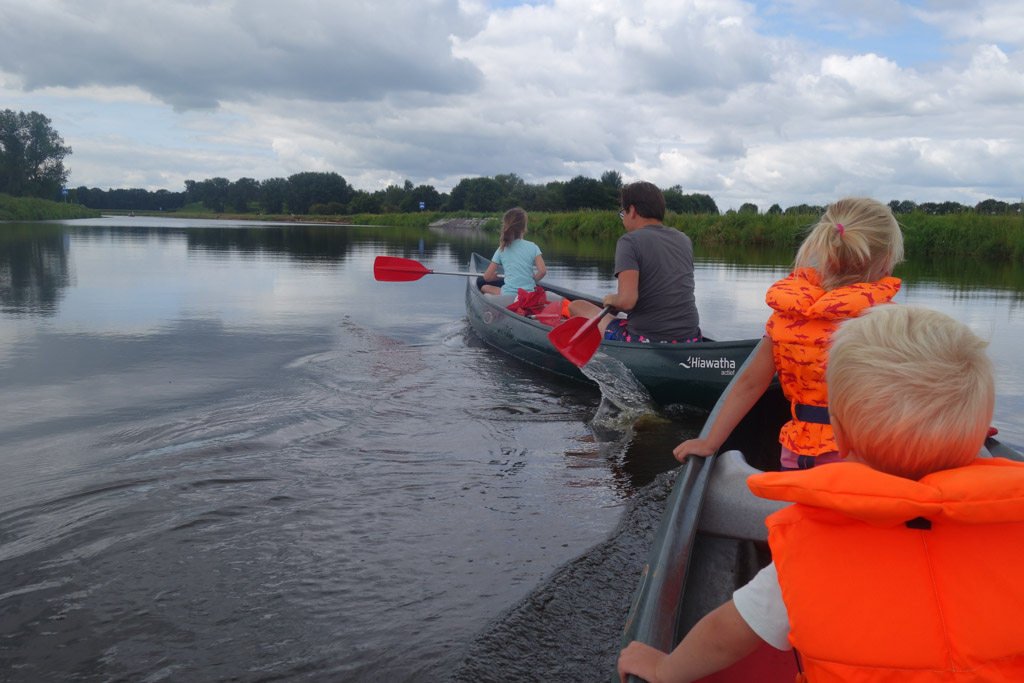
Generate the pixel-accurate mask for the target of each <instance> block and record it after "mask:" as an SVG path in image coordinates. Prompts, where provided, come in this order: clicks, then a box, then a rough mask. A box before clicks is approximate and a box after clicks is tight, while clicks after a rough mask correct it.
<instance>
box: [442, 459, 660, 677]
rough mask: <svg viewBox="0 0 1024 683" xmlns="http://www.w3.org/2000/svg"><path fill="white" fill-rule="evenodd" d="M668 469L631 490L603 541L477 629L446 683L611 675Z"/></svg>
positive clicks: (657, 512)
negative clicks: (619, 515) (618, 516)
mask: <svg viewBox="0 0 1024 683" xmlns="http://www.w3.org/2000/svg"><path fill="white" fill-rule="evenodd" d="M676 474H677V470H673V471H671V472H665V473H663V474H660V475H658V477H656V478H655V480H654V481H653V482H652V483H651V484H650V485H648V486H646V487H644V488H643V489H641V490H640V491H638V492H637V494H636V496H634V497H633V498H632V499H631V500H630V501H629V503H627V505H626V508H625V510H624V512H623V516H622V519H621V520H620V522H619V524H618V526H617V527H616V529H615V531H613V532H612V534H611V536H610V537H609V538H608V540H606V541H604V542H603V543H599V544H598V545H596V546H594V547H593V548H591V549H590V550H589V551H588V552H586V553H584V554H583V555H581V556H580V557H577V558H576V559H574V560H572V561H570V562H568V563H566V564H565V565H563V566H562V567H560V568H559V569H557V570H556V571H555V572H554V573H553V574H552V575H551V576H550V577H549V578H548V579H547V580H546V581H545V582H544V583H543V584H541V585H540V586H538V587H537V588H536V589H534V591H533V592H531V593H530V594H529V595H527V596H526V597H525V598H523V599H522V600H521V601H520V602H518V603H517V604H516V605H514V606H513V607H511V608H510V609H509V610H508V611H507V612H506V613H505V614H503V615H501V616H500V617H499V618H498V619H496V620H495V621H494V622H493V623H492V624H491V625H490V626H489V627H488V628H487V629H485V630H484V632H483V633H481V634H480V635H479V636H478V637H477V639H476V640H475V641H474V642H473V643H472V644H471V645H470V647H469V649H468V652H467V653H466V656H465V657H464V659H463V660H462V661H461V662H459V664H458V665H457V666H456V667H455V669H454V670H453V672H452V674H451V676H450V677H449V679H448V681H449V683H468V682H469V681H485V680H486V681H525V680H540V679H546V680H553V681H581V682H582V681H588V682H589V681H601V680H608V679H609V678H611V677H612V675H613V672H614V671H615V662H616V660H617V658H618V654H619V648H620V647H621V645H620V643H619V641H620V639H621V637H622V625H623V623H625V620H626V615H627V613H628V611H629V607H630V600H631V597H632V595H633V592H634V589H635V583H636V579H637V577H639V576H640V573H641V571H642V570H643V567H644V564H645V562H646V558H647V551H648V549H649V548H650V544H651V541H652V540H653V538H654V534H655V532H656V530H657V527H658V520H660V519H661V516H662V514H663V513H664V510H665V501H666V500H667V498H668V495H669V493H670V492H671V490H672V485H673V484H674V482H675V476H676Z"/></svg>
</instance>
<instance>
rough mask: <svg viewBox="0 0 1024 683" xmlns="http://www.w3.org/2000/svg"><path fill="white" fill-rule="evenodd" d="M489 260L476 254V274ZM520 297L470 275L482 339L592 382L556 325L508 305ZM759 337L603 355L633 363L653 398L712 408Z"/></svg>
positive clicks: (558, 292) (562, 294) (561, 294)
mask: <svg viewBox="0 0 1024 683" xmlns="http://www.w3.org/2000/svg"><path fill="white" fill-rule="evenodd" d="M488 265H490V260H489V259H487V258H485V257H483V256H481V255H479V254H473V255H472V257H471V259H470V263H469V270H470V272H471V273H472V272H476V273H482V272H484V271H485V270H486V269H487V266H488ZM541 286H542V287H543V288H544V289H545V290H546V291H547V292H548V300H549V301H556V300H560V299H562V298H569V299H585V300H587V301H592V302H594V303H598V304H599V301H598V300H595V298H594V297H593V296H588V295H586V294H581V293H579V292H576V291H573V290H571V289H568V288H565V287H559V286H557V285H552V284H549V283H547V282H542V283H541ZM514 299H515V297H514V296H512V295H502V296H495V295H492V294H483V293H482V292H480V290H479V289H478V288H477V287H476V283H475V279H472V278H471V279H468V280H467V282H466V314H467V316H468V317H469V323H470V325H471V326H472V327H473V329H474V330H475V331H476V333H477V334H478V335H479V336H480V338H481V339H483V340H484V341H485V342H487V343H488V344H490V345H491V346H493V347H495V348H496V349H499V350H501V351H504V352H505V353H507V354H509V355H510V356H513V357H515V358H518V359H519V360H521V361H524V362H527V363H531V364H533V365H536V366H538V367H541V368H544V369H545V370H548V371H551V372H554V373H557V374H559V375H564V376H565V377H570V378H572V379H577V380H583V381H587V382H589V381H591V380H590V379H588V378H587V377H586V376H585V375H584V374H583V373H582V372H581V371H580V369H579V368H577V367H576V366H575V365H573V364H572V363H570V362H569V361H568V360H566V359H565V358H564V357H562V354H560V353H559V352H558V350H557V349H556V348H555V347H554V346H553V345H552V344H551V342H550V341H549V340H548V337H547V335H548V332H550V331H551V329H552V328H551V327H550V326H548V325H545V324H544V323H542V322H539V321H537V320H534V319H532V318H527V317H523V316H521V315H517V314H515V313H512V312H511V311H509V310H508V309H507V306H508V305H509V304H510V303H512V301H513V300H514ZM705 339H707V337H705ZM758 341H759V339H742V340H738V341H712V340H707V341H705V342H702V343H698V344H656V343H653V344H636V343H633V344H631V343H627V342H615V341H603V342H601V346H600V347H599V348H598V354H602V353H603V354H605V355H606V356H608V357H610V358H612V359H614V360H617V361H619V362H621V363H622V364H623V365H625V366H626V367H627V368H629V370H630V371H631V372H632V373H633V375H634V376H635V377H636V379H637V380H638V381H639V382H640V383H641V384H642V385H643V386H644V387H646V389H647V391H648V392H649V393H650V395H651V398H652V399H654V400H655V401H656V402H658V403H659V404H661V405H668V404H672V403H682V404H687V405H691V406H696V407H698V408H703V409H705V410H709V409H711V407H712V406H714V405H715V401H717V400H718V397H719V396H720V395H721V393H722V392H723V391H724V390H725V387H726V386H728V384H729V382H730V381H731V380H732V378H733V377H734V376H735V374H736V372H737V370H738V369H739V367H740V366H741V365H742V364H743V362H744V361H745V360H746V359H747V356H749V355H750V352H751V351H752V350H753V349H754V347H755V346H756V345H757V343H758ZM595 355H596V354H595ZM593 362H595V361H593V360H592V361H591V363H593Z"/></svg>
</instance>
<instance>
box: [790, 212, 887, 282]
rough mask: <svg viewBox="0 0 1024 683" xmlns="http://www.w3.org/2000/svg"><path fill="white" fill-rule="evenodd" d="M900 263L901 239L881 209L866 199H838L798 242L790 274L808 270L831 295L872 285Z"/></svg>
mask: <svg viewBox="0 0 1024 683" xmlns="http://www.w3.org/2000/svg"><path fill="white" fill-rule="evenodd" d="M902 260H903V233H902V232H900V226H899V223H897V222H896V219H895V218H893V215H892V211H890V210H889V207H888V206H886V205H885V204H882V203H881V202H879V201H876V200H874V199H869V198H867V197H849V198H847V199H840V200H839V201H837V202H836V203H834V204H832V205H831V206H829V207H828V210H827V211H825V214H824V215H823V216H822V217H821V219H820V220H819V221H818V223H817V225H815V226H814V227H813V228H812V229H811V232H810V234H809V235H808V236H807V238H806V239H804V241H803V244H801V245H800V249H799V251H797V254H796V262H795V264H794V267H795V268H814V269H815V270H817V271H818V272H819V273H820V274H821V281H822V287H823V288H824V289H825V290H827V291H831V290H833V289H836V288H838V287H844V286H846V285H852V284H854V283H857V282H877V281H878V280H881V279H882V278H883V277H885V276H887V275H891V274H892V269H893V267H894V266H895V265H896V264H897V263H899V262H900V261H902Z"/></svg>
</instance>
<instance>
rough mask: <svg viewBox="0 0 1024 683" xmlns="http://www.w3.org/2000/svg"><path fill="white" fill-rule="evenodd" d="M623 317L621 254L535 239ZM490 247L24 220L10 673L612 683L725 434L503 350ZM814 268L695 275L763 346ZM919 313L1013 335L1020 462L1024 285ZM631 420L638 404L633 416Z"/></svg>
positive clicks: (945, 276) (958, 266)
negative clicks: (604, 682)
mask: <svg viewBox="0 0 1024 683" xmlns="http://www.w3.org/2000/svg"><path fill="white" fill-rule="evenodd" d="M536 241H537V242H538V243H539V244H540V245H541V247H542V249H544V252H545V259H546V261H547V263H548V267H549V271H548V280H549V281H551V282H559V283H563V284H567V285H569V286H572V287H574V288H576V289H580V290H584V291H592V292H595V293H604V292H608V291H611V290H612V288H613V284H612V282H613V278H612V274H611V273H612V252H613V245H599V246H598V245H592V244H588V243H575V242H572V241H568V240H556V239H553V238H549V239H544V238H543V237H538V238H536ZM494 242H495V238H494V236H493V235H477V234H472V233H470V234H447V233H442V232H435V231H431V230H410V229H398V228H371V227H342V226H309V225H268V224H264V223H244V222H227V221H191V220H180V219H178V220H176V219H158V218H125V217H110V218H102V219H90V220H83V221H68V222H55V223H37V224H17V223H7V224H2V223H0V444H2V445H0V465H2V466H3V473H4V476H3V477H2V479H0V672H3V673H2V674H0V678H3V680H14V681H65V680H81V681H110V680H132V681H165V680H166V681H179V680H190V681H215V680H236V681H262V680H325V681H339V680H359V681H363V680H365V681H378V680H379V681H434V680H445V679H446V678H449V677H450V678H451V679H453V680H467V681H468V680H499V681H500V680H525V679H528V678H533V677H537V678H540V677H543V676H548V677H551V679H552V680H581V681H586V680H599V679H607V678H608V675H609V674H610V669H609V666H610V665H611V664H612V663H613V662H614V653H615V651H616V647H617V631H618V629H619V628H620V627H621V624H622V619H623V616H624V614H625V610H626V606H627V604H628V600H629V598H630V597H631V594H632V591H633V588H634V586H635V583H636V578H637V572H638V567H639V566H641V565H642V562H643V559H644V555H645V553H646V546H647V543H648V541H649V538H650V535H651V532H652V531H653V528H654V526H655V525H656V523H657V519H658V516H659V514H660V504H661V503H662V502H663V501H664V497H665V494H666V492H667V490H668V486H669V485H670V483H671V481H670V480H671V472H672V471H673V470H674V465H675V461H674V460H673V459H672V457H671V454H670V449H671V447H672V446H674V445H675V444H676V443H678V441H679V440H680V439H681V438H684V437H686V436H689V435H692V434H694V433H696V431H697V430H699V428H700V425H701V422H702V417H703V416H702V415H701V414H700V413H697V412H695V411H692V410H686V409H672V410H668V411H658V412H657V413H656V414H654V413H652V412H651V411H650V409H649V408H646V407H644V406H639V408H638V409H637V410H636V411H632V412H631V411H630V410H629V408H630V407H628V406H626V407H625V408H626V410H624V412H622V413H620V414H616V411H611V412H609V411H607V410H605V408H606V407H607V406H606V405H605V404H603V403H602V397H601V392H600V391H599V390H598V389H597V388H596V387H591V386H587V385H582V384H576V383H573V382H570V381H567V380H559V379H555V378H551V377H548V376H546V375H543V374H541V373H540V372H539V371H537V370H535V369H533V368H531V367H526V366H523V365H520V364H518V363H516V362H514V361H511V360H509V359H507V358H506V357H504V356H502V355H500V354H499V353H497V352H495V351H493V350H491V349H489V348H487V347H486V346H484V345H483V344H482V343H481V342H480V341H479V340H478V339H477V338H476V337H475V335H474V334H473V333H472V331H471V330H470V329H469V328H468V324H467V322H466V319H465V310H464V300H463V292H464V287H465V279H464V278H461V277H455V276H443V275H431V276H427V277H425V278H423V279H422V280H419V281H417V282H412V283H383V282H376V281H374V279H373V276H372V261H373V258H374V257H375V256H376V255H378V254H388V255H393V256H404V257H410V258H415V259H417V260H420V261H422V262H423V263H425V264H427V265H428V266H429V267H431V268H434V269H437V270H459V269H465V264H466V263H467V262H468V258H469V254H470V253H471V252H473V251H479V252H481V253H484V254H490V252H491V251H492V250H493V248H494ZM789 258H791V254H788V253H779V252H772V253H767V252H764V251H759V252H753V251H749V250H735V251H728V252H727V251H721V252H706V253H701V254H698V264H697V268H698V270H697V277H696V280H697V288H698V290H697V302H698V305H699V307H700V310H701V316H702V326H703V327H704V329H705V332H706V333H708V334H710V335H712V336H715V337H717V338H721V339H725V338H750V337H756V336H759V335H760V334H761V330H762V328H763V323H764V320H765V319H766V318H767V309H766V307H765V306H764V303H763V301H764V298H763V297H764V291H765V289H766V288H767V286H768V285H769V284H770V283H771V282H773V281H774V280H775V279H778V278H779V277H781V276H782V275H784V274H785V272H786V265H787V261H788V260H789ZM900 268H901V270H898V271H897V273H896V274H897V275H899V276H903V277H904V278H905V279H906V284H905V286H904V290H903V292H902V293H901V295H900V297H899V299H898V300H901V301H903V302H905V303H913V304H920V305H927V306H931V307H934V308H938V309H940V310H944V311H946V312H948V313H949V314H950V315H953V316H954V317H956V318H958V319H960V320H962V321H964V322H966V323H968V324H970V325H971V326H972V327H973V328H974V329H975V330H976V331H977V332H978V333H979V334H981V335H982V336H984V337H986V338H989V339H991V341H992V345H991V347H990V348H991V354H992V356H993V359H994V360H995V362H996V365H997V368H998V373H999V385H998V400H997V408H996V417H995V420H994V423H995V426H996V427H998V428H999V429H1000V431H1001V435H1002V438H1003V439H1004V440H1005V441H1006V442H1008V443H1010V444H1013V445H1018V446H1019V445H1020V444H1024V420H1022V417H1021V416H1022V414H1024V411H1022V410H1021V408H1022V406H1024V367H1022V364H1021V361H1020V354H1019V353H1017V346H1018V345H1019V340H1020V339H1022V338H1024V334H1022V333H1024V329H1022V328H1024V313H1022V305H1021V303H1022V290H1024V275H1022V273H1021V272H1020V270H1021V269H1020V268H1019V267H1018V266H1016V265H1005V266H1001V267H998V268H997V267H991V266H986V265H983V264H971V263H965V262H963V261H959V262H956V261H954V262H928V263H920V262H913V263H907V264H904V265H902V266H901V267H900ZM620 408H622V407H621V406H620Z"/></svg>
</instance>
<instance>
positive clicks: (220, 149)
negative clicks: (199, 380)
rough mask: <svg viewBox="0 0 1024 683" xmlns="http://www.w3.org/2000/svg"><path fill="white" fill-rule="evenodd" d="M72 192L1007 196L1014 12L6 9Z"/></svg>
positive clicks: (1, 61) (838, 6)
mask: <svg viewBox="0 0 1024 683" xmlns="http://www.w3.org/2000/svg"><path fill="white" fill-rule="evenodd" d="M0 109H13V110H15V111H26V112H27V111H38V112H41V113H43V114H45V115H46V116H48V117H49V118H50V119H51V121H52V124H53V127H54V128H55V129H56V130H57V132H58V133H59V134H60V135H61V136H62V137H63V139H64V141H65V143H66V144H68V145H69V146H70V147H71V148H72V150H73V153H72V154H71V155H70V156H69V157H68V158H67V159H66V160H65V166H66V167H68V168H69V169H70V179H69V182H68V185H69V186H70V187H79V186H82V185H84V186H88V187H98V188H101V189H109V188H145V189H148V190H159V189H166V190H171V191H175V192H177V191H181V190H183V189H184V181H185V180H186V179H192V180H204V179H207V178H213V177H218V176H219V177H224V178H227V179H229V180H232V181H233V180H237V179H239V178H242V177H248V178H255V179H256V180H264V179H267V178H273V177H288V176H289V175H291V174H293V173H300V172H303V171H334V172H337V173H339V174H341V175H342V176H343V177H344V178H345V179H346V180H347V181H348V182H349V183H350V184H351V185H352V186H353V187H355V188H357V189H360V190H368V191H374V190H378V189H383V188H384V187H387V186H388V185H391V184H402V183H403V182H404V181H405V180H410V181H411V182H412V183H413V184H414V185H423V184H425V185H433V186H434V187H435V188H436V189H437V190H439V191H441V192H447V191H449V190H450V189H451V188H452V187H453V186H454V185H455V184H456V183H458V181H459V180H460V179H462V178H471V177H477V176H491V177H493V176H495V175H497V174H502V173H505V174H507V173H515V174H517V175H518V176H520V177H521V178H523V179H524V180H525V181H526V182H528V183H546V182H549V181H552V180H569V179H570V178H572V177H574V176H577V175H584V176H587V177H591V178H599V177H600V176H601V174H602V173H604V172H605V171H608V170H614V171H618V172H619V173H620V174H621V175H622V177H623V178H624V179H625V180H626V181H632V180H649V181H651V182H654V183H656V184H657V185H659V186H661V187H663V188H667V187H670V186H673V185H679V186H681V187H682V189H683V191H684V192H687V193H690V192H699V193H706V194H709V195H711V197H712V198H713V199H714V200H715V201H716V203H717V204H718V206H719V208H720V209H721V210H726V209H729V208H739V207H740V206H741V205H742V204H744V203H747V202H752V203H754V204H756V205H758V206H759V207H760V209H761V210H762V211H764V210H765V209H767V208H768V207H769V206H770V205H772V204H775V203H777V204H779V205H780V206H782V207H783V208H786V207H788V206H792V205H795V204H802V203H808V204H826V203H828V202H830V201H832V200H834V199H838V198H840V197H844V196H851V195H866V196H872V197H875V198H876V199H879V200H881V201H883V202H888V201H890V200H892V199H899V200H911V201H915V202H918V203H921V202H926V201H947V200H949V201H957V202H961V203H964V204H969V205H973V204H976V203H977V202H979V201H981V200H984V199H989V198H995V199H1000V200H1004V201H1008V202H1017V201H1021V198H1022V196H1024V135H1022V134H1021V132H1022V129H1024V127H1022V123H1021V121H1022V120H1024V2H1020V0H913V1H909V0H907V1H902V2H901V1H898V0H827V1H816V0H783V1H779V2H762V1H753V2H744V1H741V0H533V1H529V2H524V1H521V0H520V1H516V0H490V1H487V0H289V1H288V2H281V0H160V1H159V2H156V1H155V0H103V1H102V2H81V0H75V1H72V0H0Z"/></svg>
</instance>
